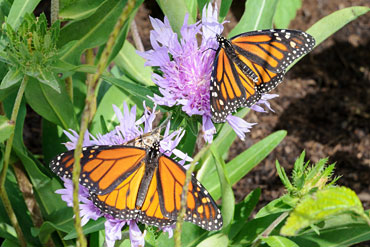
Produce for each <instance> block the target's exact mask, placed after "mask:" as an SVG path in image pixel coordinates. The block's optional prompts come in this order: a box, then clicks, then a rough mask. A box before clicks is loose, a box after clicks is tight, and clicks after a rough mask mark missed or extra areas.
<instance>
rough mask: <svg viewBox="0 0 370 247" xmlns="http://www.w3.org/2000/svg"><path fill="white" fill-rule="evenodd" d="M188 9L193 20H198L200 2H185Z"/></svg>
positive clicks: (186, 0) (188, 0)
mask: <svg viewBox="0 0 370 247" xmlns="http://www.w3.org/2000/svg"><path fill="white" fill-rule="evenodd" d="M185 4H186V8H187V9H188V11H189V15H190V16H191V18H192V19H193V20H196V19H197V10H198V8H197V7H198V2H197V0H185Z"/></svg>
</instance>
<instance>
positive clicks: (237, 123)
mask: <svg viewBox="0 0 370 247" xmlns="http://www.w3.org/2000/svg"><path fill="white" fill-rule="evenodd" d="M226 120H227V122H228V123H229V124H230V126H231V127H232V128H233V129H234V131H235V133H236V134H237V135H238V136H239V138H240V139H242V140H243V141H244V138H245V133H247V132H250V129H251V128H252V126H253V125H255V124H256V123H248V122H246V121H245V120H243V119H241V118H239V117H235V116H233V115H229V116H228V117H227V118H226Z"/></svg>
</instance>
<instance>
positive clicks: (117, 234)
mask: <svg viewBox="0 0 370 247" xmlns="http://www.w3.org/2000/svg"><path fill="white" fill-rule="evenodd" d="M126 223H127V221H124V220H117V219H114V218H111V217H107V220H106V221H105V223H104V226H105V242H106V244H107V246H108V247H114V243H115V242H116V240H120V239H121V238H122V228H123V227H124V226H125V224H126Z"/></svg>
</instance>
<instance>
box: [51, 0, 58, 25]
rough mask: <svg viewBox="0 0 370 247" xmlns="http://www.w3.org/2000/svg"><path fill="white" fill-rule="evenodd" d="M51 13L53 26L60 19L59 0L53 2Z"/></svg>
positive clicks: (52, 0)
mask: <svg viewBox="0 0 370 247" xmlns="http://www.w3.org/2000/svg"><path fill="white" fill-rule="evenodd" d="M50 12H51V13H50V19H51V24H53V23H54V22H56V21H57V20H58V17H59V0H51V8H50Z"/></svg>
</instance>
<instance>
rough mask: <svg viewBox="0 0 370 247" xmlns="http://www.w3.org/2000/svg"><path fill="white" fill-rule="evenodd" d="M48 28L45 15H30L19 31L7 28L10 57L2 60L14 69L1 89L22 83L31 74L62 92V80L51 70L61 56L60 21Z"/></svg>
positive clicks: (25, 17) (5, 79) (10, 27)
mask: <svg viewBox="0 0 370 247" xmlns="http://www.w3.org/2000/svg"><path fill="white" fill-rule="evenodd" d="M47 26H48V24H47V20H46V16H45V15H44V14H42V15H40V16H39V17H38V18H35V17H34V16H33V15H31V14H26V15H25V16H24V20H23V22H22V23H21V25H20V26H19V28H18V29H17V31H15V30H14V29H13V28H12V26H11V25H10V24H6V25H5V34H6V39H7V42H8V45H7V47H6V49H5V52H6V57H3V58H2V59H3V60H5V61H6V62H7V63H8V64H9V66H10V70H9V72H8V74H7V76H5V77H4V79H3V81H2V83H1V88H3V89H5V88H8V87H10V86H12V85H13V84H15V83H17V82H18V81H20V80H21V78H22V77H23V75H28V76H31V77H34V78H36V79H38V80H39V81H40V82H42V83H44V84H46V85H48V86H50V87H52V88H53V89H54V90H56V91H58V92H60V88H59V85H58V81H57V79H56V77H55V75H54V74H53V72H52V71H51V68H50V66H51V64H53V63H54V62H55V59H56V55H57V50H56V42H57V40H58V38H59V22H55V23H54V24H53V25H52V27H51V28H50V29H48V27H47Z"/></svg>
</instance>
